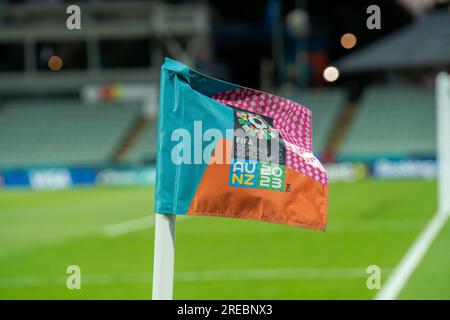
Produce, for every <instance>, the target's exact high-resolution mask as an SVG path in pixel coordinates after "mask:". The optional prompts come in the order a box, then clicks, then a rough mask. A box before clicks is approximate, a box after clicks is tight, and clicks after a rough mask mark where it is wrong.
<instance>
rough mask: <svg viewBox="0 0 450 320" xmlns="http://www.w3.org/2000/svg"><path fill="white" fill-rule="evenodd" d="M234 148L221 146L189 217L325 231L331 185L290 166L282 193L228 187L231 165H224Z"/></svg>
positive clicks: (229, 145) (202, 182)
mask: <svg viewBox="0 0 450 320" xmlns="http://www.w3.org/2000/svg"><path fill="white" fill-rule="evenodd" d="M231 147H232V142H231V141H228V140H226V139H222V140H221V141H220V142H219V143H218V145H217V147H216V151H215V154H214V156H213V157H212V159H211V161H210V163H209V165H208V167H207V169H206V171H205V173H204V175H203V177H202V180H201V182H200V185H199V187H198V188H197V192H196V193H195V196H194V198H193V200H192V202H191V205H190V207H189V210H188V212H187V214H188V215H197V216H220V217H233V218H241V219H250V220H258V221H266V222H274V223H283V224H288V225H292V226H298V227H305V228H310V229H314V230H325V228H326V224H327V206H328V202H327V195H328V185H323V184H321V183H319V182H317V181H315V180H314V179H311V178H309V177H306V176H305V175H303V174H301V173H299V172H297V171H294V170H293V169H291V168H290V167H286V177H285V181H286V188H285V190H284V191H282V192H274V191H271V190H263V189H254V188H236V187H231V186H229V184H228V183H229V174H230V164H229V163H230V162H229V161H228V162H226V163H224V160H229V159H226V158H227V157H226V155H229V154H231V153H230V152H229V148H231ZM219 150H220V152H218V151H219ZM224 150H227V152H224ZM219 154H220V155H221V156H220V159H217V158H218V155H219ZM222 157H223V158H222ZM217 160H222V161H217Z"/></svg>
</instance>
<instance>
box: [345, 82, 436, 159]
mask: <svg viewBox="0 0 450 320" xmlns="http://www.w3.org/2000/svg"><path fill="white" fill-rule="evenodd" d="M435 149H436V142H435V103H434V94H433V92H432V91H424V90H420V89H418V88H413V87H371V88H369V89H367V90H366V91H365V93H364V94H363V96H362V98H361V103H360V107H359V110H357V113H356V115H355V118H354V121H353V123H352V124H351V126H350V128H349V130H348V132H347V135H346V137H345V138H344V141H343V143H342V145H341V148H340V150H339V157H338V159H340V160H355V159H362V160H365V159H366V160H370V159H372V158H376V157H380V156H381V157H383V156H393V157H402V156H430V155H433V154H435V151H436V150H435Z"/></svg>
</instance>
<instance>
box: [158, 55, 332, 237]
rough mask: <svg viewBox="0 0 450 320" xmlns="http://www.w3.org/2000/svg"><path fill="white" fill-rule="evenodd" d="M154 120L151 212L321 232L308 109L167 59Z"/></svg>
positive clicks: (324, 185) (322, 200) (318, 170)
mask: <svg viewBox="0 0 450 320" xmlns="http://www.w3.org/2000/svg"><path fill="white" fill-rule="evenodd" d="M158 117H159V123H158V134H159V135H158V155H157V166H156V201H155V203H156V211H155V212H157V213H164V214H181V215H196V216H217V217H233V218H241V219H251V220H259V221H267V222H275V223H283V224H289V225H293V226H299V227H305V228H309V229H315V230H325V228H326V223H327V194H328V180H327V174H326V171H325V169H324V168H323V167H322V165H321V164H320V163H319V161H318V160H317V159H316V158H315V157H314V155H313V154H312V132H311V131H312V119H311V118H312V116H311V111H310V110H308V109H307V108H305V107H303V106H302V105H300V104H298V103H296V102H293V101H289V100H287V99H284V98H281V97H277V96H274V95H271V94H268V93H264V92H261V91H257V90H253V89H248V88H244V87H240V86H238V85H234V84H230V83H227V82H224V81H221V80H217V79H214V78H211V77H208V76H205V75H203V74H200V73H198V72H196V71H194V70H191V69H190V68H188V67H187V66H185V65H183V64H181V63H180V62H177V61H173V60H170V59H166V61H165V63H164V65H163V66H162V70H161V92H160V100H159V116H158Z"/></svg>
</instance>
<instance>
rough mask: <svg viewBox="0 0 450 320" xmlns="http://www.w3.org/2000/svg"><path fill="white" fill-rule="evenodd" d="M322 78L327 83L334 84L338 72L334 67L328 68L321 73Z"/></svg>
mask: <svg viewBox="0 0 450 320" xmlns="http://www.w3.org/2000/svg"><path fill="white" fill-rule="evenodd" d="M323 77H324V79H325V80H326V81H328V82H334V81H336V80H337V79H338V78H339V70H338V69H337V68H336V67H333V66H329V67H327V68H325V70H324V71H323Z"/></svg>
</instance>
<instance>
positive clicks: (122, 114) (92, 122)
mask: <svg viewBox="0 0 450 320" xmlns="http://www.w3.org/2000/svg"><path fill="white" fill-rule="evenodd" d="M139 113H140V109H139V106H137V105H134V104H89V105H85V104H82V103H80V102H79V101H76V100H59V101H56V100H45V101H15V102H10V103H7V104H6V105H4V106H3V107H2V108H1V109H0V150H1V152H0V167H3V168H4V167H24V166H49V165H96V164H102V163H105V162H109V161H111V160H112V157H113V155H114V152H115V150H116V148H117V147H118V146H119V144H120V143H121V141H122V139H123V136H124V135H125V134H126V132H127V131H128V130H129V129H130V128H131V127H132V126H133V124H134V121H135V120H136V119H137V117H138V116H139Z"/></svg>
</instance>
